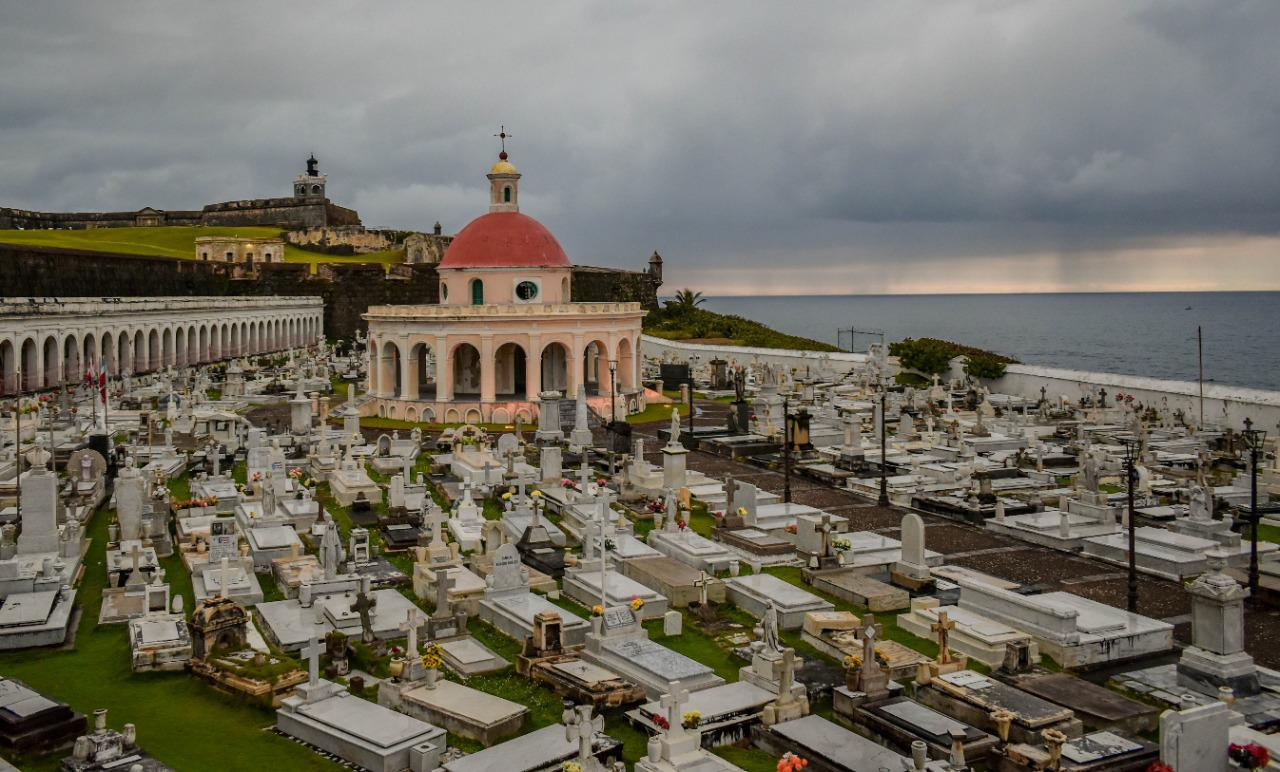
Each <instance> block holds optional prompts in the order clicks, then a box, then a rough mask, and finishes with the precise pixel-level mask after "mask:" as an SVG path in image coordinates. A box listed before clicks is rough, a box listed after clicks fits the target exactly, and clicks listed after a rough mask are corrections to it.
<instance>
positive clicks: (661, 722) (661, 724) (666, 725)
mask: <svg viewBox="0 0 1280 772" xmlns="http://www.w3.org/2000/svg"><path fill="white" fill-rule="evenodd" d="M653 725H654V726H656V727H658V728H659V729H662V730H667V729H670V728H671V722H669V721H667V720H666V719H665V718H663V717H662V716H658V715H655V716H654V717H653Z"/></svg>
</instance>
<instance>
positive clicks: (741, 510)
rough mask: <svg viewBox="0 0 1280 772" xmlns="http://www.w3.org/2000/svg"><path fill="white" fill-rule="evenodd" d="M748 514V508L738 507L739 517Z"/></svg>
mask: <svg viewBox="0 0 1280 772" xmlns="http://www.w3.org/2000/svg"><path fill="white" fill-rule="evenodd" d="M746 516H747V508H746V507H738V517H746Z"/></svg>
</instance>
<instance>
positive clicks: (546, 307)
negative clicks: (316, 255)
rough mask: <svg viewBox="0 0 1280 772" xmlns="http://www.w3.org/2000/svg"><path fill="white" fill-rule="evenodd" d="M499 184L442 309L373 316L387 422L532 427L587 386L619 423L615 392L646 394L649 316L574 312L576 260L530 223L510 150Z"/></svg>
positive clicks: (448, 283)
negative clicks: (543, 410) (556, 398)
mask: <svg viewBox="0 0 1280 772" xmlns="http://www.w3.org/2000/svg"><path fill="white" fill-rule="evenodd" d="M487 176H488V179H489V211H488V212H487V213H485V214H482V215H480V216H479V217H477V218H476V219H474V220H472V221H471V222H470V223H469V224H468V225H467V226H466V227H465V228H463V229H462V230H461V231H459V233H458V234H457V236H456V237H455V238H454V239H453V242H452V243H451V244H450V245H449V248H448V250H447V251H446V252H445V254H444V258H443V259H442V260H441V261H440V265H439V273H440V302H439V304H436V305H405V306H373V307H371V308H370V309H369V310H368V312H367V313H366V314H365V315H364V318H365V320H366V321H367V322H368V324H369V352H370V355H369V356H370V367H369V384H368V386H369V393H370V394H371V395H372V396H373V398H374V402H375V403H376V407H375V410H376V413H377V415H379V416H383V417H386V418H396V419H404V420H409V421H440V422H449V423H454V422H462V421H466V422H472V423H474V422H478V421H483V422H492V423H507V422H511V421H514V420H516V418H517V417H519V418H521V419H522V420H524V421H526V422H529V421H532V420H534V419H535V418H536V417H537V414H538V404H539V394H541V393H543V392H553V391H554V392H560V393H561V394H563V395H565V396H568V397H570V398H572V397H573V396H574V395H576V394H577V392H578V387H579V386H583V387H585V388H586V390H587V394H588V397H589V399H591V400H592V401H593V402H596V403H598V404H597V407H602V408H603V409H602V410H601V412H604V413H607V412H608V411H609V409H610V408H609V404H610V399H611V396H612V395H611V392H610V389H611V388H614V386H613V384H612V383H611V381H616V389H617V391H619V392H624V391H626V392H629V391H633V390H634V389H636V388H637V387H638V386H639V383H640V370H639V368H640V357H639V347H640V322H641V319H642V318H643V317H644V310H643V309H642V308H641V307H640V304H639V303H575V302H573V298H572V296H571V295H572V271H573V266H572V264H571V263H570V261H569V257H568V256H567V255H566V254H565V252H564V249H563V248H561V246H560V243H559V242H558V241H556V238H555V236H553V235H552V234H551V232H550V231H549V230H547V228H546V227H545V226H544V225H543V224H542V223H540V222H538V221H537V220H535V219H534V218H532V217H530V216H528V215H526V214H524V213H522V212H521V211H520V176H521V175H520V173H519V172H518V171H517V170H516V167H515V166H514V165H513V164H512V163H511V162H510V161H509V160H508V158H507V153H506V152H505V150H504V151H503V152H502V153H501V154H500V155H499V158H498V162H497V163H495V164H494V165H493V168H491V169H490V170H489V174H488V175H487ZM611 363H612V364H614V365H615V367H616V373H617V375H616V378H611V375H610V364H611Z"/></svg>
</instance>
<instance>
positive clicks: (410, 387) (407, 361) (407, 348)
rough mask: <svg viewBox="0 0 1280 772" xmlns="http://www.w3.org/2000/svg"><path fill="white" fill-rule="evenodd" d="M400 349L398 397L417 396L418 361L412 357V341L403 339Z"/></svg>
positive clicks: (412, 397)
mask: <svg viewBox="0 0 1280 772" xmlns="http://www.w3.org/2000/svg"><path fill="white" fill-rule="evenodd" d="M403 343H404V345H403V346H402V347H401V349H400V398H401V399H417V398H418V363H417V362H416V361H415V360H414V358H413V341H411V340H405V341H403Z"/></svg>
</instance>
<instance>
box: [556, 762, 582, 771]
mask: <svg viewBox="0 0 1280 772" xmlns="http://www.w3.org/2000/svg"><path fill="white" fill-rule="evenodd" d="M560 772H582V765H581V764H579V763H578V762H576V761H562V762H560Z"/></svg>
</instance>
